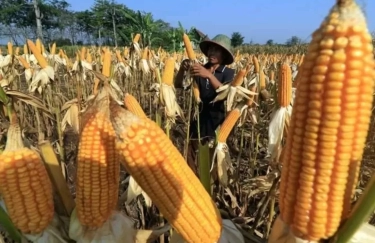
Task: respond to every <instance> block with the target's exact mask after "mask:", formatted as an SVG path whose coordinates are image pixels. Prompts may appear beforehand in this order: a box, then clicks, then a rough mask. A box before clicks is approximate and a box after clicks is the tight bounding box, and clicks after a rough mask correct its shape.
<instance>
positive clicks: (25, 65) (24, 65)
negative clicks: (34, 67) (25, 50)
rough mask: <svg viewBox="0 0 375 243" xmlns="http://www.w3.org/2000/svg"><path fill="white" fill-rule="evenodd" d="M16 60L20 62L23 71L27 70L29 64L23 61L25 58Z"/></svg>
mask: <svg viewBox="0 0 375 243" xmlns="http://www.w3.org/2000/svg"><path fill="white" fill-rule="evenodd" d="M18 60H19V61H20V63H21V64H22V66H23V67H24V68H25V69H29V68H30V64H29V63H28V62H27V61H26V60H25V58H23V57H18Z"/></svg>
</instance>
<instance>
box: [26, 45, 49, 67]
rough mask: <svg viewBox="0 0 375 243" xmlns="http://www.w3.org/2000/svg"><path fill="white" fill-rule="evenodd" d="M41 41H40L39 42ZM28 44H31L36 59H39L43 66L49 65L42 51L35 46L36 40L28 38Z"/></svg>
mask: <svg viewBox="0 0 375 243" xmlns="http://www.w3.org/2000/svg"><path fill="white" fill-rule="evenodd" d="M39 43H40V42H39ZM27 45H28V46H29V48H30V50H31V52H32V53H33V54H34V56H35V58H36V60H37V61H38V63H39V65H40V67H41V68H46V67H47V66H48V64H47V61H46V59H45V58H44V56H43V55H42V53H41V51H40V50H38V48H37V47H36V46H35V44H34V42H32V41H31V40H27Z"/></svg>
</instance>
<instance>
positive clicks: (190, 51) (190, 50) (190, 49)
mask: <svg viewBox="0 0 375 243" xmlns="http://www.w3.org/2000/svg"><path fill="white" fill-rule="evenodd" d="M183 40H184V45H185V50H186V54H187V56H188V57H189V59H190V60H195V59H196V56H195V52H194V50H193V47H192V45H191V42H190V38H189V36H188V35H187V34H185V33H184V35H183Z"/></svg>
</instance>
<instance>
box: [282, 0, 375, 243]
mask: <svg viewBox="0 0 375 243" xmlns="http://www.w3.org/2000/svg"><path fill="white" fill-rule="evenodd" d="M372 51H373V46H372V44H371V36H370V34H369V32H368V29H367V25H366V21H365V18H364V16H363V13H362V11H361V9H360V8H359V7H358V5H357V4H356V3H355V2H354V1H352V0H337V3H336V5H335V6H334V7H333V8H332V9H331V11H330V13H329V15H328V16H327V17H326V19H325V20H324V22H323V23H322V24H321V26H320V28H319V29H317V30H316V31H315V32H314V33H313V35H312V41H311V43H310V45H309V48H308V53H307V54H306V56H305V58H304V61H303V63H302V65H301V67H300V69H301V70H302V74H303V75H301V76H299V77H298V88H297V92H296V98H295V104H294V106H295V107H294V109H293V113H292V118H291V124H290V127H289V131H288V137H287V142H286V147H285V151H284V153H283V157H282V163H283V170H282V175H281V185H280V200H279V201H280V210H281V217H282V219H283V221H284V222H285V223H287V224H288V225H289V226H290V227H291V229H292V231H293V233H294V234H295V235H296V236H297V237H300V238H302V239H305V240H310V241H314V240H316V241H318V240H319V239H323V238H328V237H330V236H332V235H333V234H334V233H335V231H336V230H337V228H338V226H339V224H340V221H341V220H342V219H343V218H345V217H347V216H348V211H349V208H350V198H351V196H352V194H353V190H354V187H355V185H356V182H357V179H358V171H359V166H360V162H361V158H362V153H363V148H364V144H365V141H366V135H367V131H368V128H369V122H370V117H371V108H372V100H373V86H374V84H373V83H374V81H373V80H374V78H375V74H374V68H375V63H374V58H373V53H372Z"/></svg>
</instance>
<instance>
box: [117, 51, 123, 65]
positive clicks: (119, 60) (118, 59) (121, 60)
mask: <svg viewBox="0 0 375 243" xmlns="http://www.w3.org/2000/svg"><path fill="white" fill-rule="evenodd" d="M116 58H117V61H118V62H124V60H123V59H122V56H121V53H120V51H119V50H116Z"/></svg>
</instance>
